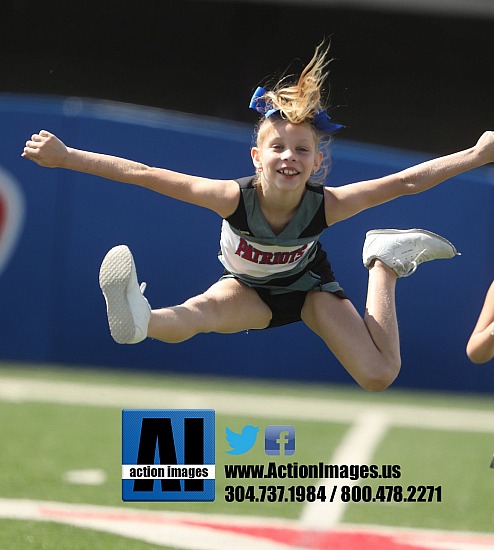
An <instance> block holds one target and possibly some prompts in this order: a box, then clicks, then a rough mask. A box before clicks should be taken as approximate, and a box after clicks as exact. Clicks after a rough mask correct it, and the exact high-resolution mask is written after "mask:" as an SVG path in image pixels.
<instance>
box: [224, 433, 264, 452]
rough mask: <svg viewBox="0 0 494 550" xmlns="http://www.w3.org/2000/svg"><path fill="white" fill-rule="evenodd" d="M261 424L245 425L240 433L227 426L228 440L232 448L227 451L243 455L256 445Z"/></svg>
mask: <svg viewBox="0 0 494 550" xmlns="http://www.w3.org/2000/svg"><path fill="white" fill-rule="evenodd" d="M258 432H259V426H244V427H243V428H242V431H241V432H240V433H237V432H234V431H233V430H230V428H226V440H227V441H228V445H230V447H231V449H230V450H229V451H227V453H228V454H230V455H243V454H245V453H247V452H248V451H250V450H251V449H252V447H253V446H254V444H255V442H256V439H257V434H258Z"/></svg>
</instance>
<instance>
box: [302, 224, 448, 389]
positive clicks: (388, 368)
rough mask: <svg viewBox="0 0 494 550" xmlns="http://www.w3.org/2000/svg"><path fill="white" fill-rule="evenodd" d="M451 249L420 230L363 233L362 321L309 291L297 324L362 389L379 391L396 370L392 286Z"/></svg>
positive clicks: (342, 304) (347, 306)
mask: <svg viewBox="0 0 494 550" xmlns="http://www.w3.org/2000/svg"><path fill="white" fill-rule="evenodd" d="M456 254H457V251H456V248H455V247H454V246H453V245H452V244H451V243H450V242H449V241H448V240H446V239H444V238H443V237H441V236H439V235H436V234H434V233H431V232H430V231H424V230H421V229H410V230H396V229H385V230H376V231H369V232H368V233H367V237H366V241H365V243H364V250H363V261H364V265H365V266H366V267H367V268H368V269H369V282H368V290H367V303H366V310H365V314H364V318H363V319H362V318H361V317H360V315H359V314H358V313H357V311H356V310H355V308H354V307H353V305H352V304H351V303H350V301H349V300H341V299H339V298H338V297H336V296H333V295H331V294H328V293H324V292H317V291H313V292H310V293H309V294H308V296H307V299H306V301H305V304H304V308H303V309H302V320H303V321H304V322H305V323H306V324H307V325H308V326H309V328H311V329H312V330H313V331H314V332H315V333H316V334H318V335H319V336H320V337H321V338H322V339H323V340H324V341H325V342H326V344H327V346H328V347H329V348H330V349H331V350H332V352H333V353H334V355H335V356H336V357H337V358H338V360H339V361H340V362H341V363H342V365H343V366H344V367H345V368H346V369H347V371H348V372H349V373H350V375H351V376H353V378H354V379H355V380H356V381H357V382H358V383H359V384H360V385H361V386H362V387H363V388H365V389H368V390H370V391H382V390H384V389H386V388H387V387H388V386H389V385H390V384H391V383H392V382H393V380H394V379H395V378H396V376H397V375H398V373H399V371H400V367H401V358H400V343H399V333H398V323H397V319H396V304H395V287H396V279H397V277H407V276H409V275H411V274H412V273H414V272H415V270H416V269H417V266H418V265H419V264H421V263H423V262H427V261H431V260H435V259H439V258H453V257H454V256H455V255H456Z"/></svg>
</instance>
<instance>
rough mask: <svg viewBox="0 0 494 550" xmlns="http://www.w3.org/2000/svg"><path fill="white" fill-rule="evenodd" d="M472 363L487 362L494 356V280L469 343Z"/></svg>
mask: <svg viewBox="0 0 494 550" xmlns="http://www.w3.org/2000/svg"><path fill="white" fill-rule="evenodd" d="M467 355H468V358H469V359H470V361H472V363H486V362H487V361H490V360H491V359H492V358H493V357H494V281H493V282H492V283H491V286H490V288H489V290H488V291H487V296H486V297H485V301H484V306H483V308H482V311H481V312H480V316H479V319H478V321H477V325H476V326H475V328H474V330H473V332H472V335H471V336H470V339H469V340H468V343H467Z"/></svg>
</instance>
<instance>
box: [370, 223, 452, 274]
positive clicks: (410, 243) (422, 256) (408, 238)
mask: <svg viewBox="0 0 494 550" xmlns="http://www.w3.org/2000/svg"><path fill="white" fill-rule="evenodd" d="M456 255H458V256H459V255H460V254H459V252H457V251H456V248H455V246H454V245H453V244H452V243H450V242H449V241H448V240H447V239H445V238H444V237H441V236H440V235H436V234H435V233H432V232H431V231H426V230H424V229H375V230H373V231H368V232H367V234H366V237H365V242H364V248H363V252H362V260H363V262H364V265H365V267H367V268H368V267H369V265H370V264H371V262H372V261H373V260H375V259H379V260H381V261H382V262H384V263H385V264H386V265H387V266H388V267H389V268H391V269H392V270H393V271H394V272H395V273H396V274H397V275H398V277H408V276H409V275H411V274H412V273H414V272H415V270H416V269H417V267H418V266H419V265H420V264H421V263H423V262H430V261H431V260H437V259H439V258H454V256H456Z"/></svg>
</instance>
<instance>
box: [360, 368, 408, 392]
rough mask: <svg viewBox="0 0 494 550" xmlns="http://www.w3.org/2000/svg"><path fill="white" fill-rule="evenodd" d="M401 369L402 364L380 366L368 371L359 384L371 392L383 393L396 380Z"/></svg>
mask: <svg viewBox="0 0 494 550" xmlns="http://www.w3.org/2000/svg"><path fill="white" fill-rule="evenodd" d="M400 367H401V364H400V363H393V364H380V365H378V366H377V368H373V369H369V370H367V371H366V372H365V373H364V374H363V375H362V376H360V377H359V379H358V380H357V383H358V384H359V386H360V387H361V388H363V389H364V390H367V391H369V392H382V391H384V390H385V389H387V388H389V386H391V384H392V383H393V382H394V381H395V380H396V377H397V376H398V373H399V372H400Z"/></svg>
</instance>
